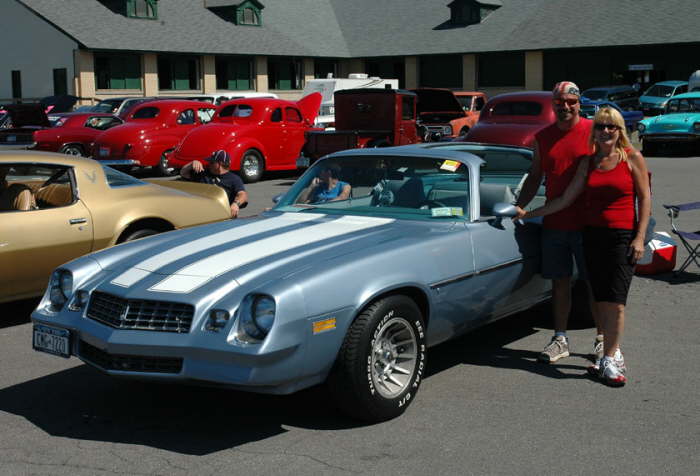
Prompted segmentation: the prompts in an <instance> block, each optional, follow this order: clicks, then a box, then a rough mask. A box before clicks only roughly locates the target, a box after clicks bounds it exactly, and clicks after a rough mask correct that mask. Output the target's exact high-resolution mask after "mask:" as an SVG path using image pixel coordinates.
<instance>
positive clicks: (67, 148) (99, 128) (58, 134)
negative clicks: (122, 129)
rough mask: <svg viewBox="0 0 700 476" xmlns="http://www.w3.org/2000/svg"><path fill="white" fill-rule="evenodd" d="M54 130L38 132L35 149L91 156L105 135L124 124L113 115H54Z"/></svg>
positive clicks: (90, 113) (76, 113) (82, 113)
mask: <svg viewBox="0 0 700 476" xmlns="http://www.w3.org/2000/svg"><path fill="white" fill-rule="evenodd" d="M49 120H51V122H53V127H51V128H49V129H41V130H37V131H35V132H34V142H36V145H35V146H34V149H36V150H43V151H46V152H62V153H64V154H69V155H82V156H84V157H87V156H89V155H90V152H91V148H92V144H93V142H94V141H95V139H96V138H97V136H98V135H100V134H101V133H102V132H104V131H106V130H107V129H110V128H112V127H115V126H118V125H121V124H123V123H124V121H122V120H121V119H119V118H118V117H116V116H113V115H112V114H107V113H99V112H69V113H65V114H51V117H50V118H49Z"/></svg>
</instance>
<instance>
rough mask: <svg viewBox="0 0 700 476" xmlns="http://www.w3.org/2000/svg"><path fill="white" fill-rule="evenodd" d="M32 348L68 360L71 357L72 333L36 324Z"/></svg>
mask: <svg viewBox="0 0 700 476" xmlns="http://www.w3.org/2000/svg"><path fill="white" fill-rule="evenodd" d="M32 347H33V348H34V350H38V351H40V352H46V353H48V354H53V355H60V356H61V357H65V358H68V357H70V331H69V330H68V329H58V328H56V327H49V326H43V325H40V324H36V325H34V338H33V340H32Z"/></svg>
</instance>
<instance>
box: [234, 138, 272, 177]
mask: <svg viewBox="0 0 700 476" xmlns="http://www.w3.org/2000/svg"><path fill="white" fill-rule="evenodd" d="M248 149H257V150H258V151H259V152H260V153H261V154H262V156H263V159H264V160H267V157H268V154H267V148H266V147H265V146H264V145H263V143H262V142H261V141H259V140H258V139H256V138H254V137H241V138H237V139H236V140H235V141H232V142H229V143H228V144H227V145H226V147H225V150H226V152H228V153H229V156H230V157H231V170H239V169H240V168H241V159H242V158H243V153H244V152H245V151H246V150H248Z"/></svg>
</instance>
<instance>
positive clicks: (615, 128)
mask: <svg viewBox="0 0 700 476" xmlns="http://www.w3.org/2000/svg"><path fill="white" fill-rule="evenodd" d="M593 128H594V129H595V130H597V131H604V130H611V131H619V130H620V126H618V125H616V124H598V123H596V124H593Z"/></svg>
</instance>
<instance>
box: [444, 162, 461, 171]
mask: <svg viewBox="0 0 700 476" xmlns="http://www.w3.org/2000/svg"><path fill="white" fill-rule="evenodd" d="M458 168H459V162H457V161H456V160H446V161H444V162H443V163H442V165H441V166H440V169H441V170H447V171H448V172H456V171H457V169H458Z"/></svg>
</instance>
